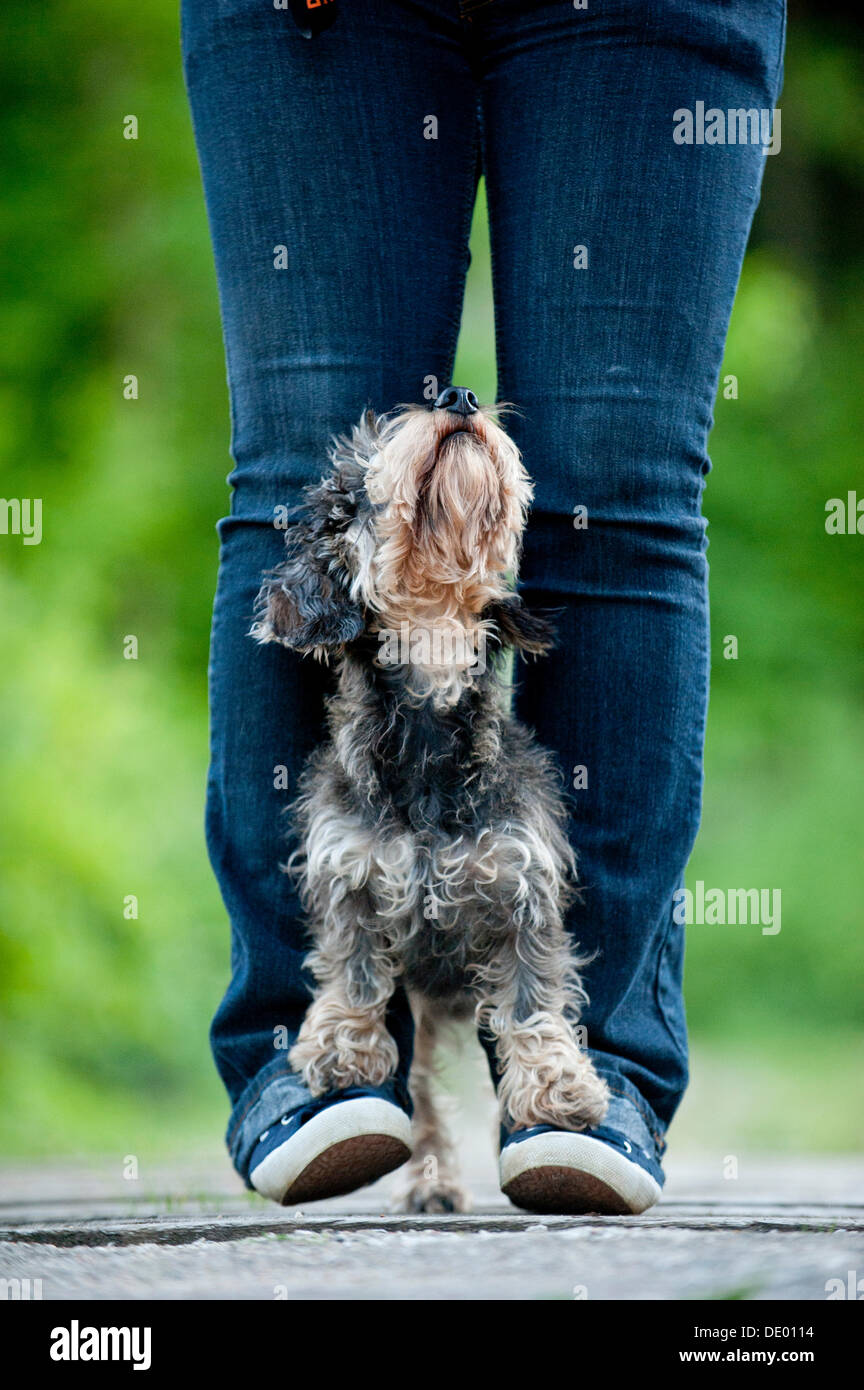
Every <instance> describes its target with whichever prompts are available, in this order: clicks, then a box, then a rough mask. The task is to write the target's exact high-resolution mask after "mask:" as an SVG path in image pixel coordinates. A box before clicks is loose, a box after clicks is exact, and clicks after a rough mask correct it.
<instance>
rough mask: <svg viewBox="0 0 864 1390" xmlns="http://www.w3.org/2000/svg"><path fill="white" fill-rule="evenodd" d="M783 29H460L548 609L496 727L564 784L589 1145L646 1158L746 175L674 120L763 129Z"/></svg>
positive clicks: (669, 1091) (697, 764) (494, 24)
mask: <svg viewBox="0 0 864 1390" xmlns="http://www.w3.org/2000/svg"><path fill="white" fill-rule="evenodd" d="M782 20H783V10H782V4H781V3H779V0H777V3H766V2H765V0H729V2H728V3H726V4H724V5H718V4H716V3H714V0H676V2H675V3H672V0H670V2H669V3H662V4H648V3H645V2H644V0H603V4H600V5H594V4H593V3H592V4H591V5H590V6H589V7H588V8H587V9H585V10H576V9H574V7H573V6H572V5H569V4H564V3H560V4H559V3H555V4H540V5H537V6H532V7H528V6H523V5H521V4H512V3H508V0H502V3H501V4H495V5H490V6H488V7H486V8H482V9H478V11H477V13H476V20H475V23H476V27H477V35H476V42H477V44H478V47H479V48H480V50H481V52H482V54H483V72H482V113H483V123H484V132H485V135H484V162H485V172H486V177H487V181H488V195H489V207H490V217H491V233H492V253H493V272H494V283H495V300H496V323H497V339H498V366H499V387H500V395H501V396H502V398H504V399H507V400H511V401H513V402H514V403H515V404H516V406H517V407H518V409H519V412H520V413H519V414H517V415H516V416H514V417H513V419H512V422H511V429H512V432H513V434H514V435H515V437H516V438H517V440H518V442H519V444H520V445H521V447H522V449H523V451H524V456H525V462H526V465H527V467H528V470H529V472H530V473H531V474H532V476H533V477H534V479H535V480H536V498H535V505H534V511H533V515H532V518H531V521H530V523H529V527H528V532H527V537H526V546H525V556H524V563H523V567H522V581H523V589H524V591H525V596H526V599H527V600H528V601H529V602H531V603H533V604H536V605H539V606H543V607H560V609H561V610H562V611H561V614H560V618H559V620H558V629H559V644H558V648H557V651H556V652H555V653H554V654H553V656H552V657H551V658H550V659H547V660H544V661H542V662H540V663H538V664H537V665H536V666H531V667H527V668H523V669H521V671H520V672H519V680H520V685H521V692H520V694H519V697H518V709H519V713H520V715H521V717H522V718H523V719H525V721H526V722H527V723H528V724H530V725H533V726H534V727H535V728H536V730H537V731H538V733H539V736H540V738H541V740H542V741H543V742H544V743H545V744H546V745H547V746H549V747H550V748H553V749H554V750H555V751H556V752H557V754H558V757H559V759H560V765H561V769H562V772H563V774H564V776H565V778H566V779H567V783H568V785H570V786H572V787H573V791H572V799H573V803H574V820H573V837H574V844H575V846H576V848H577V850H578V853H579V860H580V874H581V881H582V889H583V895H584V896H583V901H582V903H581V904H579V905H578V906H577V907H576V908H575V909H574V911H573V914H572V919H571V921H572V930H573V933H574V936H575V937H576V938H578V940H579V942H580V943H581V945H582V947H583V948H587V949H588V950H589V951H596V952H597V953H598V954H597V958H596V959H595V960H594V962H593V964H591V965H590V966H589V967H588V968H587V971H586V982H587V987H588V991H589V994H590V996H591V1006H590V1010H589V1011H588V1013H587V1016H586V1018H585V1023H586V1025H587V1031H588V1046H589V1048H590V1050H591V1051H592V1054H593V1056H594V1060H595V1062H596V1064H597V1066H598V1069H599V1070H600V1071H601V1072H602V1073H603V1074H604V1076H605V1077H606V1079H607V1081H608V1083H609V1085H610V1088H611V1090H612V1092H613V1103H612V1107H611V1110H610V1115H609V1120H608V1124H609V1125H610V1126H612V1127H614V1128H617V1129H619V1130H623V1132H624V1133H625V1134H626V1135H628V1136H629V1138H630V1139H631V1140H632V1141H634V1142H637V1143H639V1144H641V1146H642V1147H643V1148H645V1149H646V1150H647V1151H649V1153H650V1154H651V1156H652V1157H654V1158H657V1157H658V1156H659V1154H660V1153H662V1149H663V1139H662V1135H663V1131H664V1130H665V1128H666V1126H667V1125H668V1123H669V1121H670V1119H671V1118H672V1115H673V1113H674V1111H675V1108H676V1106H677V1104H678V1102H679V1100H680V1098H681V1095H682V1093H683V1090H684V1087H685V1084H686V1079H687V1047H686V1032H685V1023H684V1009H683V1004H682V998H681V969H682V956H683V930H682V928H681V927H679V926H677V925H676V924H675V922H674V921H673V916H672V909H673V901H672V899H673V894H674V892H675V890H676V889H677V888H678V887H679V886H680V885H681V882H682V876H683V874H684V868H685V865H686V862H687V858H688V855H689V853H690V849H691V847H692V844H693V839H694V836H695V833H696V829H697V824H698V819H699V812H700V796H701V776H702V771H701V762H702V745H703V730H704V722H705V709H706V700H707V682H708V664H709V650H708V605H707V566H706V561H705V528H704V522H703V520H702V516H701V509H700V504H701V498H702V490H703V485H704V478H705V474H706V473H707V471H708V467H709V463H708V458H707V454H706V441H707V437H708V432H709V429H710V425H711V411H712V402H713V398H714V394H715V390H716V385H717V378H718V372H719V368H720V362H721V357H722V353H723V345H724V339H725V334H726V328H727V323H728V319H729V313H730V310H731V307H732V300H733V297H734V293H735V288H736V285H737V281H738V275H739V270H740V266H741V260H742V256H743V253H744V247H745V243H746V240H747V235H748V231H749V228H750V221H751V218H752V215H753V211H754V209H755V206H756V202H757V198H758V190H759V184H760V179H761V174H762V169H763V165H764V158H765V156H764V154H763V151H762V148H761V146H759V145H750V144H735V145H732V144H726V145H720V144H695V143H694V144H692V145H687V144H678V143H676V142H675V141H674V140H673V129H674V126H675V121H674V120H673V113H675V112H676V111H678V110H679V109H680V108H690V109H691V110H695V109H696V105H697V103H698V102H704V103H705V107H706V108H711V107H716V108H721V109H722V110H723V111H724V112H725V111H726V110H728V109H730V108H732V109H737V108H748V109H749V108H757V109H760V110H761V109H768V110H770V108H772V107H773V106H774V104H775V101H776V96H777V91H778V85H779V80H780V65H781V47H782ZM679 124H680V123H679ZM578 248H584V250H581V251H580V250H579V249H578ZM578 508H584V509H585V511H584V512H582V511H577V510H576V509H578ZM575 769H579V770H578V771H575V773H574V770H575ZM574 776H575V783H574Z"/></svg>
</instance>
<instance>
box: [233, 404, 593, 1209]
mask: <svg viewBox="0 0 864 1390" xmlns="http://www.w3.org/2000/svg"><path fill="white" fill-rule="evenodd" d="M532 492H533V490H532V485H531V482H530V480H529V478H528V475H527V473H526V471H525V468H524V466H523V464H522V459H521V456H520V453H519V450H518V449H517V447H516V445H515V444H514V442H513V440H512V439H511V438H510V437H509V435H508V434H507V433H506V432H505V430H504V429H503V428H502V426H501V424H500V423H499V421H498V419H497V418H496V416H495V414H494V412H492V411H489V410H486V409H481V408H480V407H479V405H478V402H477V399H476V397H475V395H474V393H473V392H471V391H468V390H465V389H464V388H462V387H449V388H447V389H446V390H445V391H442V393H441V394H440V396H439V397H438V399H437V400H436V401H435V403H434V405H433V406H432V407H431V408H429V407H416V406H408V407H400V408H397V409H396V410H395V411H393V412H392V413H390V414H389V415H384V416H378V417H376V416H375V415H374V414H373V413H371V412H367V413H366V415H365V416H364V418H363V419H362V420H361V421H360V423H359V424H358V425H357V426H356V427H355V428H354V429H353V431H352V432H351V434H350V435H346V436H341V437H339V438H337V439H336V440H335V441H334V444H333V447H332V452H331V467H330V471H329V472H328V473H327V475H326V476H325V477H324V478H323V479H322V481H321V482H320V484H318V485H317V486H315V487H313V488H311V489H308V490H307V504H306V506H305V508H304V515H303V518H302V519H301V520H299V521H297V522H296V523H295V524H293V525H292V526H290V527H289V528H288V529H287V531H286V537H285V542H286V550H287V554H286V558H285V559H284V561H283V562H282V563H281V564H280V565H279V566H278V568H276V569H275V570H273V571H271V572H269V573H268V574H267V575H266V576H265V577H264V582H263V585H262V588H261V591H260V594H259V596H258V602H257V606H256V613H255V623H254V627H253V629H252V635H253V636H254V637H255V638H256V639H257V641H259V642H262V643H264V642H278V643H281V644H282V645H284V646H286V647H289V648H291V649H292V650H294V651H296V652H300V653H302V654H304V655H309V656H312V657H315V658H317V659H318V660H320V661H324V662H332V663H334V666H335V673H336V689H335V693H334V694H333V695H332V696H331V698H330V699H329V702H328V708H327V722H328V729H329V736H328V737H327V739H326V741H325V742H324V743H323V745H322V746H321V747H319V748H318V749H317V751H315V752H314V753H313V755H312V756H311V758H310V760H309V762H308V764H307V766H306V768H305V770H304V772H303V775H302V779H301V783H300V788H299V794H298V797H297V800H296V802H295V804H294V806H293V821H294V828H295V831H296V835H297V838H298V842H299V847H298V849H297V850H296V851H295V853H294V855H293V857H292V860H291V862H290V867H291V868H292V869H293V871H294V872H295V873H296V874H297V876H298V880H299V886H300V890H301V895H302V901H303V905H304V909H305V912H306V914H307V917H308V925H309V930H310V933H311V937H312V942H313V946H312V950H311V953H310V955H309V957H308V966H309V969H310V971H311V973H312V975H313V977H314V979H315V981H316V984H317V988H316V989H315V992H314V997H313V1000H312V1002H311V1004H310V1007H309V1009H308V1012H307V1014H306V1017H305V1020H304V1022H303V1025H302V1027H301V1029H300V1032H299V1035H298V1037H297V1040H296V1043H295V1045H294V1047H293V1049H292V1051H291V1053H290V1061H291V1065H292V1067H293V1068H294V1069H295V1070H296V1071H297V1072H298V1073H299V1074H301V1075H302V1076H303V1078H304V1080H305V1083H306V1085H307V1087H308V1088H309V1090H310V1092H311V1093H312V1094H313V1095H315V1096H321V1095H324V1094H326V1093H330V1092H333V1091H336V1090H341V1089H344V1088H346V1087H352V1086H362V1085H364V1084H365V1085H370V1086H379V1085H381V1084H383V1083H384V1082H385V1081H386V1080H387V1078H388V1077H390V1076H391V1075H392V1074H393V1072H394V1070H395V1068H396V1064H397V1060H398V1059H397V1048H396V1043H395V1042H394V1040H393V1038H392V1037H391V1035H390V1033H389V1032H388V1029H387V1025H386V1013H387V1008H388V1004H389V1002H390V1000H391V996H392V995H393V992H394V990H395V989H396V988H397V987H399V986H402V987H404V988H405V989H406V991H407V993H408V997H409V1000H410V1003H411V1009H412V1012H413V1015H414V1020H415V1051H414V1060H413V1064H412V1068H411V1075H410V1083H409V1084H410V1090H411V1095H412V1099H413V1103H414V1151H413V1154H412V1158H411V1161H410V1164H409V1169H408V1173H409V1180H408V1186H407V1190H406V1194H405V1197H404V1209H407V1210H412V1211H442V1210H462V1209H464V1207H465V1201H466V1199H465V1196H464V1194H463V1192H462V1190H461V1187H460V1185H459V1180H458V1176H457V1174H456V1170H455V1165H454V1162H453V1156H452V1145H451V1142H450V1139H449V1136H448V1134H447V1132H446V1126H445V1124H444V1122H443V1119H442V1117H441V1114H440V1112H439V1107H438V1105H437V1103H436V1099H435V1095H434V1090H433V1084H432V1083H433V1072H434V1055H435V1047H436V1041H437V1039H438V1036H439V1033H440V1030H441V1026H442V1024H444V1023H445V1022H446V1021H447V1020H448V1019H454V1018H464V1017H467V1016H470V1015H471V1014H473V1015H474V1018H475V1020H476V1023H477V1025H478V1027H479V1029H480V1030H481V1033H482V1034H484V1035H485V1036H486V1038H487V1039H488V1041H489V1043H490V1048H491V1049H494V1056H495V1066H496V1071H497V1073H498V1086H497V1092H498V1102H499V1106H500V1112H501V1120H502V1123H503V1124H504V1125H506V1126H507V1127H508V1128H509V1129H511V1130H512V1129H515V1128H523V1127H524V1128H527V1127H530V1126H534V1125H551V1126H555V1127H557V1128H561V1129H565V1130H581V1129H585V1128H588V1127H591V1126H594V1125H597V1124H599V1123H600V1122H601V1121H602V1119H603V1117H604V1114H605V1112H606V1108H607V1104H608V1093H607V1089H606V1085H605V1083H604V1082H603V1081H602V1080H601V1078H600V1077H599V1076H598V1075H597V1073H596V1072H595V1070H594V1067H593V1065H592V1063H591V1061H590V1059H589V1057H588V1056H587V1054H586V1053H585V1052H584V1051H583V1050H582V1049H581V1048H580V1047H579V1045H578V1043H577V1039H576V1036H575V1033H574V1027H575V1024H576V1023H577V1022H578V1018H579V1012H580V1008H581V1007H582V1006H583V1005H584V1003H585V1002H586V998H587V996H586V994H585V991H584V988H583V985H582V980H581V975H580V971H581V969H582V967H583V966H584V965H585V963H586V962H585V960H584V959H582V958H580V957H579V955H578V954H577V952H576V950H575V949H574V944H573V942H572V940H571V939H570V937H569V935H568V933H567V931H566V930H565V927H564V914H565V911H566V909H567V907H568V906H569V904H570V903H571V901H573V899H574V896H575V884H576V865H575V858H574V853H573V851H572V849H571V846H570V844H569V842H568V838H567V835H566V821H567V811H566V808H565V805H564V801H563V797H562V793H561V779H560V775H559V774H558V772H557V771H556V769H555V767H554V765H553V762H552V758H551V756H550V754H549V753H548V752H547V751H546V750H545V749H543V748H542V747H541V746H540V745H539V744H538V742H537V741H536V739H535V738H534V736H533V734H532V733H531V732H529V730H528V729H526V728H525V727H524V726H523V725H521V724H520V723H519V722H518V721H517V720H516V719H515V718H514V717H513V716H512V715H511V714H510V712H509V709H508V703H507V688H508V677H507V669H506V668H507V665H508V661H507V658H508V653H509V652H511V651H512V652H515V653H517V654H518V655H519V656H521V657H537V656H540V655H542V654H543V653H544V652H545V651H547V650H548V649H549V647H550V646H551V645H552V642H553V640H554V633H553V630H552V628H551V626H550V624H549V622H548V621H547V619H546V618H545V617H544V616H543V615H540V614H534V613H531V612H530V611H529V610H528V609H527V608H526V607H525V606H524V605H523V603H522V602H521V600H520V598H519V597H518V596H517V594H516V593H515V591H514V585H515V581H516V576H517V570H518V564H519V556H520V550H521V542H522V534H523V530H524V526H525V520H526V514H527V511H528V507H529V504H530V502H531V499H532ZM430 1160H433V1161H431V1162H430Z"/></svg>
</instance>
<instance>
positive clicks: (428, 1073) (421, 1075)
mask: <svg viewBox="0 0 864 1390" xmlns="http://www.w3.org/2000/svg"><path fill="white" fill-rule="evenodd" d="M411 1011H412V1013H413V1014H414V1060H413V1062H412V1064H411V1076H410V1088H411V1099H412V1100H413V1102H414V1126H413V1131H414V1132H413V1150H412V1154H411V1161H410V1163H409V1164H408V1167H407V1168H406V1170H405V1187H404V1190H403V1191H401V1192H400V1193H399V1195H398V1196H397V1198H396V1200H395V1202H394V1206H395V1208H396V1210H398V1211H404V1212H435V1213H441V1212H450V1211H468V1209H469V1205H470V1203H469V1199H468V1194H467V1193H466V1192H465V1190H464V1188H463V1187H462V1186H461V1183H460V1181H459V1174H458V1168H457V1165H456V1159H455V1155H454V1152H453V1144H452V1141H451V1139H450V1135H449V1133H448V1130H447V1125H446V1123H445V1120H444V1117H443V1115H442V1113H441V1100H440V1097H438V1096H437V1095H436V1088H435V1047H436V1043H437V1041H438V1035H439V1030H440V1024H441V1022H442V1013H441V1012H440V1010H436V1008H435V1006H434V1005H433V1004H430V1003H429V1002H428V1001H426V1000H423V999H421V998H419V997H418V996H417V995H414V994H412V995H411Z"/></svg>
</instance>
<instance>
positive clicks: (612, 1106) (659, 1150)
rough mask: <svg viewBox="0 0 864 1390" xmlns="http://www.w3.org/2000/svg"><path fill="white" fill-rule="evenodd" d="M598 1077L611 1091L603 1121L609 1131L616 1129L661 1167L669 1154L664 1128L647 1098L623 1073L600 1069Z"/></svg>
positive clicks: (599, 1066)
mask: <svg viewBox="0 0 864 1390" xmlns="http://www.w3.org/2000/svg"><path fill="white" fill-rule="evenodd" d="M594 1064H595V1068H596V1070H597V1074H598V1076H602V1078H603V1080H604V1081H605V1082H606V1085H607V1086H608V1087H609V1110H608V1112H607V1114H606V1118H605V1119H604V1121H603V1124H604V1126H608V1128H609V1129H617V1130H618V1131H619V1133H620V1134H623V1135H624V1137H625V1138H626V1139H629V1141H630V1143H631V1144H636V1145H637V1146H638V1148H640V1149H642V1150H643V1151H644V1152H645V1153H647V1154H648V1156H649V1157H650V1158H653V1160H654V1162H655V1163H657V1164H659V1163H660V1162H661V1160H662V1158H663V1155H664V1153H665V1152H666V1140H665V1137H664V1130H663V1126H662V1125H661V1123H660V1121H659V1120H658V1118H657V1116H656V1115H655V1114H654V1111H653V1110H652V1109H651V1107H650V1105H649V1104H648V1102H647V1101H646V1100H645V1098H644V1097H643V1096H642V1095H640V1094H639V1092H638V1091H637V1089H636V1087H635V1086H634V1085H633V1083H632V1082H631V1081H628V1080H627V1079H626V1077H623V1076H622V1075H621V1073H620V1072H616V1071H610V1070H606V1069H604V1068H603V1066H602V1065H598V1062H597V1059H596V1058H595V1063H594Z"/></svg>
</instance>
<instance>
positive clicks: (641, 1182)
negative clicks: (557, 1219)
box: [499, 1130, 662, 1216]
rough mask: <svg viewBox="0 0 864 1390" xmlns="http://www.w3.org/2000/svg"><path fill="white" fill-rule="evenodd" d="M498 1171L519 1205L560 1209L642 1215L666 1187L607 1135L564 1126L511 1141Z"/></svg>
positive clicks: (542, 1209)
mask: <svg viewBox="0 0 864 1390" xmlns="http://www.w3.org/2000/svg"><path fill="white" fill-rule="evenodd" d="M499 1172H500V1176H501V1188H502V1191H503V1192H505V1193H506V1195H507V1196H508V1197H509V1198H510V1200H511V1202H513V1203H514V1205H515V1206H518V1207H525V1208H526V1209H527V1210H528V1211H538V1212H547V1213H558V1214H561V1215H568V1214H573V1215H576V1214H582V1213H585V1212H595V1211H596V1212H602V1213H605V1214H606V1215H614V1216H626V1215H631V1216H638V1215H639V1213H640V1212H643V1211H647V1210H648V1208H649V1207H653V1205H654V1203H655V1202H656V1201H657V1200H658V1198H659V1197H660V1193H661V1190H662V1189H661V1187H660V1184H659V1183H658V1182H656V1181H655V1179H654V1178H652V1176H651V1174H650V1173H646V1171H645V1169H644V1168H640V1167H639V1164H638V1163H631V1162H630V1161H629V1159H626V1158H625V1157H624V1155H623V1154H620V1153H618V1151H617V1150H616V1149H613V1148H610V1146H609V1145H608V1144H604V1143H603V1142H602V1140H600V1139H591V1138H590V1137H589V1136H588V1135H587V1134H570V1133H566V1132H564V1131H560V1130H559V1131H556V1132H555V1133H554V1134H538V1135H535V1136H534V1137H533V1138H531V1139H523V1140H522V1142H521V1143H520V1144H508V1145H506V1147H505V1148H504V1149H502V1151H501V1158H500V1162H499Z"/></svg>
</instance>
